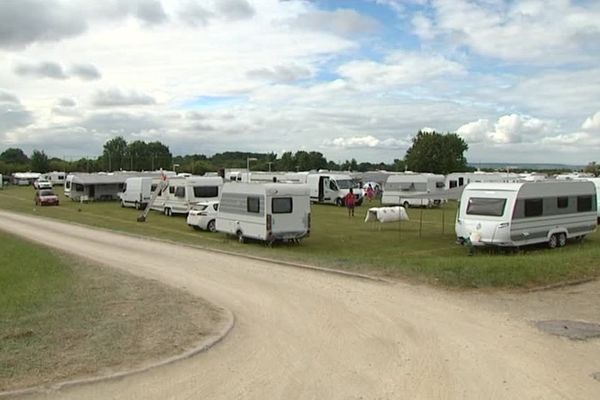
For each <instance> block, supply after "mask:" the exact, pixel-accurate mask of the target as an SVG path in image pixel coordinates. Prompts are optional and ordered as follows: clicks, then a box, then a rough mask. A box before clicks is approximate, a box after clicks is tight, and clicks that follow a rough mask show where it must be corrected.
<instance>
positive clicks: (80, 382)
mask: <svg viewBox="0 0 600 400" xmlns="http://www.w3.org/2000/svg"><path fill="white" fill-rule="evenodd" d="M222 310H223V313H224V318H223V319H224V322H223V326H222V327H221V329H220V330H219V332H217V333H216V334H214V335H211V336H210V337H208V338H206V339H204V340H202V341H201V342H199V343H198V344H197V345H196V346H194V347H193V348H191V349H190V350H187V351H185V352H183V353H180V354H176V355H174V356H171V357H167V358H164V359H162V360H158V361H153V362H152V361H151V362H150V363H148V364H146V365H144V366H142V367H139V368H134V369H131V370H126V371H118V372H115V373H113V374H108V375H102V376H93V377H89V378H82V379H73V380H68V381H63V382H58V383H53V384H49V385H40V386H33V387H30V388H25V389H18V390H11V391H6V392H0V399H3V398H8V397H13V396H25V395H29V394H35V393H48V392H52V391H58V390H61V389H65V388H69V387H76V386H84V385H91V384H95V383H98V382H104V381H113V380H119V379H122V378H126V377H128V376H131V375H137V374H141V373H144V372H147V371H149V370H152V369H155V368H160V367H163V366H165V365H168V364H173V363H176V362H178V361H181V360H185V359H187V358H190V357H193V356H195V355H198V354H200V353H203V352H205V351H208V350H209V349H210V348H212V347H214V346H215V345H217V344H218V343H220V342H221V341H222V340H224V339H225V337H227V335H229V333H230V332H231V331H232V330H233V328H234V326H235V316H234V315H233V313H232V312H231V311H230V310H228V309H224V308H223V309H222Z"/></svg>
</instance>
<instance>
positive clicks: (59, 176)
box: [43, 171, 67, 185]
mask: <svg viewBox="0 0 600 400" xmlns="http://www.w3.org/2000/svg"><path fill="white" fill-rule="evenodd" d="M43 177H44V178H45V179H46V180H48V181H50V182H51V183H52V185H64V184H65V178H66V177H67V174H66V173H65V172H59V171H52V172H48V173H46V174H44V175H43Z"/></svg>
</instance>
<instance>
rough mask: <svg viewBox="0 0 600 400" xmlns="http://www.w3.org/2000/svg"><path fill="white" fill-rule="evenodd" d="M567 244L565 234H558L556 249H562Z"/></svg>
mask: <svg viewBox="0 0 600 400" xmlns="http://www.w3.org/2000/svg"><path fill="white" fill-rule="evenodd" d="M566 244H567V235H566V234H565V233H559V234H558V247H563V246H564V245H566Z"/></svg>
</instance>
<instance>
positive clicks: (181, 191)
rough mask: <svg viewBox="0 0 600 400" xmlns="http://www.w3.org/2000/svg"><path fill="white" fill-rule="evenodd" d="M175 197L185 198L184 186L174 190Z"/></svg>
mask: <svg viewBox="0 0 600 400" xmlns="http://www.w3.org/2000/svg"><path fill="white" fill-rule="evenodd" d="M175 197H181V198H184V197H185V187H184V186H177V187H176V188H175Z"/></svg>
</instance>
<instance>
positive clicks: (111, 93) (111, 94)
mask: <svg viewBox="0 0 600 400" xmlns="http://www.w3.org/2000/svg"><path fill="white" fill-rule="evenodd" d="M92 104H93V105H94V106H96V107H117V106H121V107H122V106H135V105H138V106H140V105H150V104H156V100H155V99H154V98H153V97H152V96H149V95H147V94H144V93H138V92H136V91H133V90H132V91H129V92H122V91H121V90H119V89H110V90H100V91H98V92H96V94H94V96H93V98H92Z"/></svg>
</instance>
